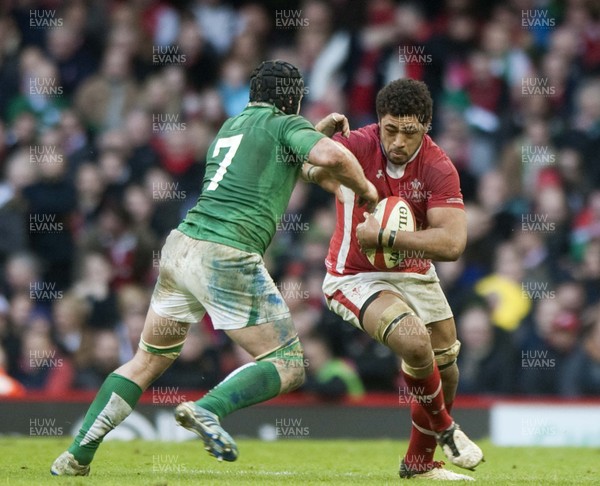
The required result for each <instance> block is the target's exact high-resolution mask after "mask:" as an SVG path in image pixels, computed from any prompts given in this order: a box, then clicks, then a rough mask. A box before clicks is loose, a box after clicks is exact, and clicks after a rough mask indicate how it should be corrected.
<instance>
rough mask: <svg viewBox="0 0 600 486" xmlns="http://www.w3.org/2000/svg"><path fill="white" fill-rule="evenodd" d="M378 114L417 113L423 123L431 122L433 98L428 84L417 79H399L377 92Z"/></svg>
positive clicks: (380, 115)
mask: <svg viewBox="0 0 600 486" xmlns="http://www.w3.org/2000/svg"><path fill="white" fill-rule="evenodd" d="M375 106H376V109H377V116H378V117H379V119H380V120H381V119H382V118H383V117H384V116H385V115H392V116H395V117H396V116H397V117H399V116H411V115H415V116H416V117H417V119H418V120H419V121H420V122H421V123H422V124H427V123H430V122H431V117H432V113H433V100H432V99H431V94H430V93H429V89H428V88H427V85H426V84H425V83H424V82H422V81H417V80H416V79H397V80H396V81H392V82H391V83H390V84H388V85H387V86H384V87H383V88H382V89H381V90H380V91H379V93H377V100H376V101H375Z"/></svg>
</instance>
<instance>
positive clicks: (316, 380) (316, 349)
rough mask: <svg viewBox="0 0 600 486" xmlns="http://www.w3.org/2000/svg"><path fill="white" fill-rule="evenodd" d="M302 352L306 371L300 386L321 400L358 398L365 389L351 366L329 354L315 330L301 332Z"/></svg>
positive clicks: (326, 346) (328, 349)
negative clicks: (302, 383) (303, 382)
mask: <svg viewBox="0 0 600 486" xmlns="http://www.w3.org/2000/svg"><path fill="white" fill-rule="evenodd" d="M302 343H303V346H304V353H305V356H306V359H307V361H308V368H307V369H308V373H307V377H306V383H305V384H304V387H303V390H305V391H307V392H309V393H314V394H316V395H317V396H318V397H320V398H323V399H325V400H340V399H342V398H346V397H349V398H360V397H362V396H363V395H364V393H365V389H364V386H363V384H362V381H361V379H360V376H359V375H358V373H357V372H356V370H355V369H354V367H353V366H351V365H350V364H348V363H347V362H346V361H344V360H343V359H341V358H339V357H336V356H334V355H333V353H332V351H331V348H330V346H329V344H328V343H327V339H326V338H325V336H323V335H321V334H320V333H319V332H318V331H317V332H315V331H313V332H311V333H310V334H309V335H308V336H305V337H304V339H303V341H302Z"/></svg>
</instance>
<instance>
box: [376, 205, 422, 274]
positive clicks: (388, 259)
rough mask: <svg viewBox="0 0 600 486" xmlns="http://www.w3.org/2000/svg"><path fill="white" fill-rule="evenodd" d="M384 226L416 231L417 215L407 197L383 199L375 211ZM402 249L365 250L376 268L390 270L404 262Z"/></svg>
mask: <svg viewBox="0 0 600 486" xmlns="http://www.w3.org/2000/svg"><path fill="white" fill-rule="evenodd" d="M373 216H375V219H376V220H377V221H379V224H380V225H381V227H382V228H384V229H388V230H396V231H415V229H416V227H417V224H416V221H415V216H414V214H413V212H412V210H411V209H410V206H409V204H408V203H407V202H406V200H405V199H403V198H401V197H397V196H390V197H388V198H386V199H382V200H381V201H379V204H377V207H376V208H375V211H374V212H373ZM401 253H402V252H401V251H398V250H392V249H391V248H387V247H384V248H372V249H369V250H366V251H365V255H366V257H367V258H368V259H369V262H371V265H373V266H374V267H375V268H379V269H381V270H388V269H390V268H395V267H397V266H398V265H400V263H402V259H403V258H402V256H401Z"/></svg>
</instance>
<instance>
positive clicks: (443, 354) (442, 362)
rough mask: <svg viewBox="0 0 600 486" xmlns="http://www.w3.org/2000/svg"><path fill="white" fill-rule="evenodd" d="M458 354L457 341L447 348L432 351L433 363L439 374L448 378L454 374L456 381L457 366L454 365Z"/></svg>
mask: <svg viewBox="0 0 600 486" xmlns="http://www.w3.org/2000/svg"><path fill="white" fill-rule="evenodd" d="M458 353H460V341H459V340H458V339H457V340H456V341H454V343H453V344H452V345H451V346H448V347H447V348H436V349H434V350H433V354H434V356H435V362H436V363H437V366H438V369H439V370H440V372H441V373H443V374H447V375H449V376H450V375H452V374H456V375H457V379H458V366H457V365H456V360H457V358H458Z"/></svg>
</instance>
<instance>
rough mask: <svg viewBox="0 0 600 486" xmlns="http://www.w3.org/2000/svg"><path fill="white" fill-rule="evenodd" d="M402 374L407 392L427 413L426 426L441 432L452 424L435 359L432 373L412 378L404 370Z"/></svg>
mask: <svg viewBox="0 0 600 486" xmlns="http://www.w3.org/2000/svg"><path fill="white" fill-rule="evenodd" d="M402 374H403V375H404V380H405V381H406V384H407V385H408V392H409V393H410V394H411V395H412V396H413V397H414V401H415V402H416V403H417V404H418V405H420V406H421V408H422V409H423V411H424V412H425V414H426V415H427V419H428V421H429V427H428V428H429V429H430V430H433V431H434V432H442V431H443V430H446V429H447V428H449V427H450V426H451V425H452V417H450V414H449V413H448V411H447V410H446V406H445V405H444V394H443V393H442V380H441V378H440V370H439V369H438V367H437V364H436V363H435V361H434V362H433V373H431V374H430V375H429V376H427V377H426V378H414V377H413V376H410V375H408V374H407V373H406V372H405V371H404V370H403V371H402Z"/></svg>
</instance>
